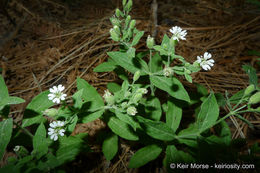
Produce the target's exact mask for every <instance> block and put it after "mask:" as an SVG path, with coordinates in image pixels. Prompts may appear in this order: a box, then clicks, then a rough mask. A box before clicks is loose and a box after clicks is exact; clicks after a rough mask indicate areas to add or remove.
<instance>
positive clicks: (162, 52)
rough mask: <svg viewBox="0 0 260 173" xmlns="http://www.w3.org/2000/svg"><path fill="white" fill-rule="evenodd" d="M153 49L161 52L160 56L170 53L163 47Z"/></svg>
mask: <svg viewBox="0 0 260 173" xmlns="http://www.w3.org/2000/svg"><path fill="white" fill-rule="evenodd" d="M153 48H154V49H155V50H157V51H158V52H160V55H168V52H167V51H166V50H165V49H164V48H163V47H162V46H159V45H156V46H154V47H153Z"/></svg>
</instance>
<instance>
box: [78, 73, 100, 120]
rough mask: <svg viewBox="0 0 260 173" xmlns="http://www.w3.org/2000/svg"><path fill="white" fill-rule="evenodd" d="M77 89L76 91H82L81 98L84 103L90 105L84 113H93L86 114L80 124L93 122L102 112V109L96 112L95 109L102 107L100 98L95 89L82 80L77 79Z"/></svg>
mask: <svg viewBox="0 0 260 173" xmlns="http://www.w3.org/2000/svg"><path fill="white" fill-rule="evenodd" d="M77 88H78V90H81V89H83V94H82V98H83V99H84V101H87V102H89V103H90V105H89V107H88V110H85V111H86V112H91V111H94V112H93V113H91V114H87V115H86V116H85V117H84V118H83V120H82V122H83V123H87V122H89V121H93V120H95V119H97V118H99V117H100V116H101V115H102V114H103V112H104V110H103V109H101V110H99V111H96V110H97V109H100V108H102V107H104V102H103V99H102V97H101V96H100V95H99V94H98V92H97V91H96V89H95V88H94V87H93V86H91V85H90V84H88V83H87V82H86V81H85V80H84V79H80V78H78V79H77Z"/></svg>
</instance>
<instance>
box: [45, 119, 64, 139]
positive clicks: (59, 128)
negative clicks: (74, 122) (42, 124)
mask: <svg viewBox="0 0 260 173" xmlns="http://www.w3.org/2000/svg"><path fill="white" fill-rule="evenodd" d="M64 125H65V122H64V121H54V122H52V123H50V128H48V131H49V132H48V135H50V138H51V139H52V140H54V141H57V140H58V136H59V135H60V136H64V132H65V130H64Z"/></svg>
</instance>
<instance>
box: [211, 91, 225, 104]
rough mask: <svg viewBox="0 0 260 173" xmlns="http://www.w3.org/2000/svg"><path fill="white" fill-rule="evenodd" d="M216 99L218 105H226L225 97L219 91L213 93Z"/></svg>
mask: <svg viewBox="0 0 260 173" xmlns="http://www.w3.org/2000/svg"><path fill="white" fill-rule="evenodd" d="M214 95H215V97H216V100H217V102H218V106H219V107H224V106H225V105H226V100H225V97H224V96H223V95H222V94H221V93H215V94H214Z"/></svg>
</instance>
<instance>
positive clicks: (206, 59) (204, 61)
mask: <svg viewBox="0 0 260 173" xmlns="http://www.w3.org/2000/svg"><path fill="white" fill-rule="evenodd" d="M211 57H212V55H211V54H210V53H208V52H205V53H204V55H203V57H202V56H197V61H196V62H197V63H199V64H200V66H201V67H202V68H203V69H204V70H210V69H211V67H213V66H214V62H215V61H214V60H213V59H210V58H211Z"/></svg>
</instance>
